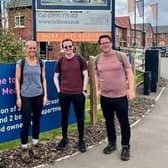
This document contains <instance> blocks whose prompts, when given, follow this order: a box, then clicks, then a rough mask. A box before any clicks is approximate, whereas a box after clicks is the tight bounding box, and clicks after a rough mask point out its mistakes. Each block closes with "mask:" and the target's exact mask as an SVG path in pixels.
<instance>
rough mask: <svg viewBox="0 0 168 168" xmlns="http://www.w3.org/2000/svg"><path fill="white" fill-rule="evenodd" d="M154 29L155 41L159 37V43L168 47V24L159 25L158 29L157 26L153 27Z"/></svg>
mask: <svg viewBox="0 0 168 168" xmlns="http://www.w3.org/2000/svg"><path fill="white" fill-rule="evenodd" d="M153 30H154V37H155V43H156V37H157V45H159V46H164V47H168V26H166V25H163V26H158V27H157V30H156V27H153ZM156 31H157V35H156Z"/></svg>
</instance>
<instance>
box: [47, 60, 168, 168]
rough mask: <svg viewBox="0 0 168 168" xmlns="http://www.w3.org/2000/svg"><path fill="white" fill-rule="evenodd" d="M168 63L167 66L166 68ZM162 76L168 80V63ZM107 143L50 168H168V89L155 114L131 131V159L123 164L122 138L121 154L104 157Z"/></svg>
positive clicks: (162, 71)
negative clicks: (103, 151) (121, 155)
mask: <svg viewBox="0 0 168 168" xmlns="http://www.w3.org/2000/svg"><path fill="white" fill-rule="evenodd" d="M165 62H167V64H165ZM162 63H164V66H163V67H162V69H161V76H163V77H166V78H167V79H168V69H167V68H166V65H168V59H166V60H162V62H161V64H162ZM105 145H106V142H103V143H102V144H101V145H97V146H95V147H93V148H91V149H89V150H88V151H87V152H86V153H84V154H77V155H75V156H72V157H70V158H68V159H64V160H61V161H56V163H55V164H54V165H50V166H49V165H45V167H48V168H167V167H168V88H166V89H165V90H164V91H163V92H162V96H161V97H160V99H158V101H157V103H156V105H155V106H154V107H153V109H152V111H151V112H149V113H148V114H146V116H145V117H144V118H142V119H141V121H140V122H139V123H138V124H137V125H135V126H134V127H133V128H132V139H131V159H130V160H129V161H126V162H125V161H121V160H120V152H121V146H120V137H118V144H117V145H118V150H117V151H115V152H114V153H112V154H110V155H104V154H103V153H102V150H103V148H104V146H105Z"/></svg>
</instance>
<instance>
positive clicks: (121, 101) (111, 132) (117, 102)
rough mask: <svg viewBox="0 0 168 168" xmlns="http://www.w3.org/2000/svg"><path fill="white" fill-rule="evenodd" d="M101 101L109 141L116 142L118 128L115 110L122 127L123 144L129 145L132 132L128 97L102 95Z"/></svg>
mask: <svg viewBox="0 0 168 168" xmlns="http://www.w3.org/2000/svg"><path fill="white" fill-rule="evenodd" d="M100 103H101V108H102V111H103V115H104V118H105V122H106V130H107V137H108V141H109V142H110V143H113V144H115V143H116V130H115V123H114V112H116V116H117V118H118V120H119V123H120V128H121V137H122V139H121V145H129V143H130V135H131V133H130V124H129V119H128V100H127V97H126V96H124V97H119V98H108V97H104V96H101V98H100Z"/></svg>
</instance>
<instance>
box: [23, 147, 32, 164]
mask: <svg viewBox="0 0 168 168" xmlns="http://www.w3.org/2000/svg"><path fill="white" fill-rule="evenodd" d="M21 160H22V162H24V163H29V162H30V155H29V150H28V149H22V152H21Z"/></svg>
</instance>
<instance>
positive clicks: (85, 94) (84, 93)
mask: <svg viewBox="0 0 168 168" xmlns="http://www.w3.org/2000/svg"><path fill="white" fill-rule="evenodd" d="M82 94H83V95H84V96H85V98H86V97H87V91H86V90H84V91H83V92H82Z"/></svg>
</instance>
